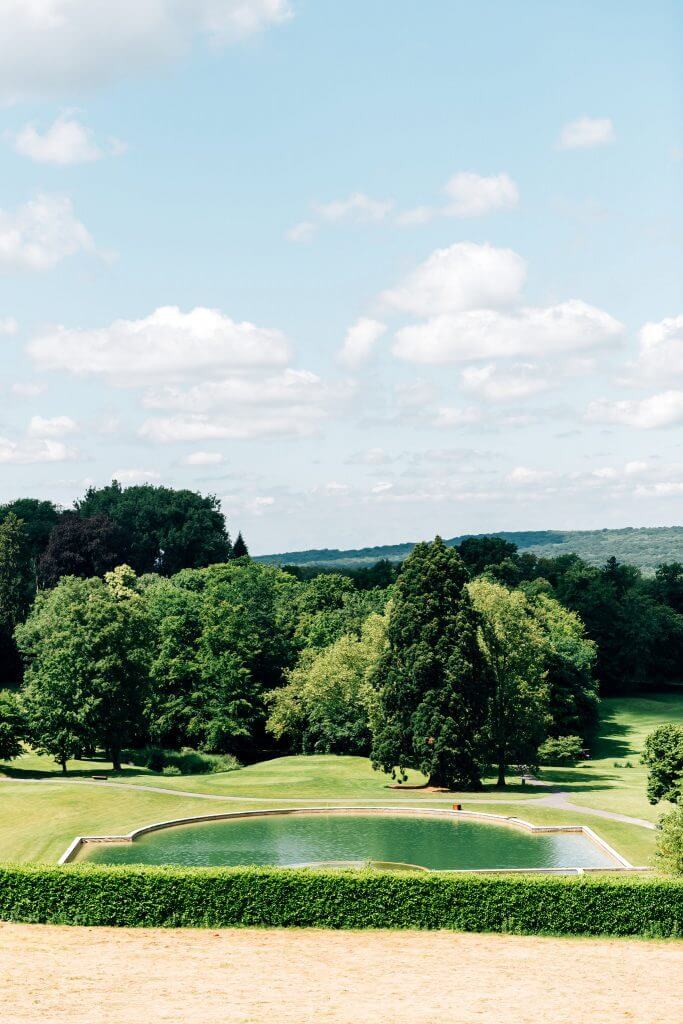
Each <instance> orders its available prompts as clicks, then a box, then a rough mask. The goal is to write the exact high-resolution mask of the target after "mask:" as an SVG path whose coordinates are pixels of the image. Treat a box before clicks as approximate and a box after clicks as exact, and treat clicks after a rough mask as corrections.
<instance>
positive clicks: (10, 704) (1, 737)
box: [0, 690, 26, 761]
mask: <svg viewBox="0 0 683 1024" xmlns="http://www.w3.org/2000/svg"><path fill="white" fill-rule="evenodd" d="M25 736H26V722H25V718H24V715H23V712H22V709H21V706H20V704H19V701H18V700H17V697H16V695H15V694H13V693H11V692H10V691H9V690H0V761H11V760H12V758H14V757H18V756H19V754H20V753H21V749H22V748H21V741H22V740H23V739H25Z"/></svg>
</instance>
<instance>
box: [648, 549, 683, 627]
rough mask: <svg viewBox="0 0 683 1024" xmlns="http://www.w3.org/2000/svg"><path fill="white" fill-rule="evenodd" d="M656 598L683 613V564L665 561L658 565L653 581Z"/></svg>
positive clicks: (680, 613)
mask: <svg viewBox="0 0 683 1024" xmlns="http://www.w3.org/2000/svg"><path fill="white" fill-rule="evenodd" d="M652 592H653V594H654V596H655V598H656V600H658V601H660V602H661V603H662V604H666V605H668V606H669V607H670V608H672V609H673V610H674V611H675V612H678V614H679V615H683V564H682V563H681V562H665V563H664V564H662V565H660V566H658V567H657V569H656V571H655V578H654V580H653V582H652Z"/></svg>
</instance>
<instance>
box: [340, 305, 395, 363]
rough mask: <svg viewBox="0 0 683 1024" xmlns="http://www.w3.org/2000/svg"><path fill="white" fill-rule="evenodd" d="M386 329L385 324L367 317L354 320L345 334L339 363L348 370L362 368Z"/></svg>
mask: <svg viewBox="0 0 683 1024" xmlns="http://www.w3.org/2000/svg"><path fill="white" fill-rule="evenodd" d="M386 329H387V327H386V324H383V323H380V321H379V320H371V319H369V318H368V317H361V318H360V320H356V322H355V324H353V326H351V327H349V329H348V331H347V332H346V337H345V339H344V344H343V346H342V348H341V351H340V352H339V355H338V359H339V362H340V363H341V364H342V365H343V366H347V367H348V368H349V369H350V370H355V369H357V368H358V367H359V366H362V364H363V363H365V362H367V360H368V359H369V358H370V356H371V355H372V352H373V349H374V348H375V345H376V344H377V342H378V341H379V339H380V338H381V337H382V335H383V334H384V333H385V332H386Z"/></svg>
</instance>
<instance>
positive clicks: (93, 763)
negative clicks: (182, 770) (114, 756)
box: [0, 757, 163, 782]
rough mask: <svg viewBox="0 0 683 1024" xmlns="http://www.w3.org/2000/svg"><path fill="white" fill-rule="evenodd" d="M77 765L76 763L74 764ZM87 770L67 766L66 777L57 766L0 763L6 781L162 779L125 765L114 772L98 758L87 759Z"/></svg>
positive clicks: (155, 774)
mask: <svg viewBox="0 0 683 1024" xmlns="http://www.w3.org/2000/svg"><path fill="white" fill-rule="evenodd" d="M76 763H78V762H76ZM88 764H89V767H88V768H85V767H84V768H72V767H71V766H69V770H68V771H67V773H66V775H64V773H63V772H62V771H61V770H60V768H59V767H58V766H55V768H54V769H53V770H48V769H40V768H38V769H36V768H19V767H17V766H16V765H13V764H2V763H0V773H1V774H2V775H4V776H5V777H6V778H8V779H16V780H17V781H18V782H20V781H22V780H30V779H35V780H43V781H44V780H45V779H53V780H55V781H60V780H64V779H67V780H68V779H92V778H93V776H98V777H100V776H101V777H106V778H107V779H112V780H115V779H126V778H130V777H131V776H136V775H148V776H149V778H150V781H152V780H154V779H157V778H163V776H162V775H161V773H156V772H150V771H149V769H147V768H138V767H136V766H135V765H126V766H125V767H122V768H121V771H120V772H115V771H114V769H113V768H112V767H111V761H104V760H103V761H102V763H101V765H100V764H99V763H98V758H95V757H92V758H88Z"/></svg>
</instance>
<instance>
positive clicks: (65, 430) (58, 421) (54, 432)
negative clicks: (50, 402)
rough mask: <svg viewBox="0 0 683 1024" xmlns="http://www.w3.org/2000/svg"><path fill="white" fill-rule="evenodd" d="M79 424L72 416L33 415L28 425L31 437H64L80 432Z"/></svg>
mask: <svg viewBox="0 0 683 1024" xmlns="http://www.w3.org/2000/svg"><path fill="white" fill-rule="evenodd" d="M78 429H79V427H78V424H77V423H76V421H75V420H73V419H72V418H71V417H70V416H52V417H47V418H46V417H45V416H32V417H31V420H30V422H29V425H28V431H27V433H28V434H29V436H30V437H64V436H65V435H67V434H75V433H77V432H78Z"/></svg>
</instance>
